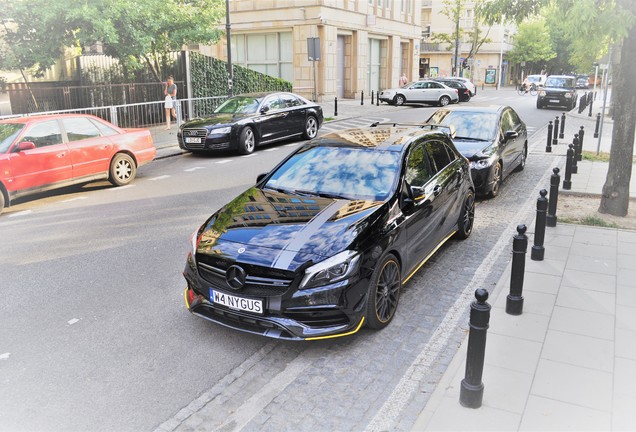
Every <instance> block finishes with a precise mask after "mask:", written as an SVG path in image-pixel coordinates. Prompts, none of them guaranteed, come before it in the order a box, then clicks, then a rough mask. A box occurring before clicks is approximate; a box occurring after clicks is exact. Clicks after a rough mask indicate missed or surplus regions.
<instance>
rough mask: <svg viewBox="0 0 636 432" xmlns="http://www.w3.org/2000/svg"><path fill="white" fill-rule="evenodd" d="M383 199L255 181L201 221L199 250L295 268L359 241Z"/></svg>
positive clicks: (321, 259)
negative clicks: (295, 191)
mask: <svg viewBox="0 0 636 432" xmlns="http://www.w3.org/2000/svg"><path fill="white" fill-rule="evenodd" d="M382 204H383V203H382V202H379V201H359V200H357V201H351V200H346V199H332V198H322V197H313V196H311V197H310V196H299V195H292V194H286V193H281V192H274V191H270V190H262V189H259V188H256V187H254V188H251V189H248V190H247V191H245V192H244V193H243V194H241V195H239V196H238V197H237V198H236V199H234V200H233V201H231V202H230V203H229V204H227V205H226V206H225V207H223V208H222V209H221V210H219V211H218V212H217V213H215V214H214V215H213V216H212V217H211V218H210V219H209V220H208V221H207V222H206V223H205V224H204V225H203V226H202V227H201V229H200V231H199V233H198V236H199V243H198V247H197V254H207V255H211V256H215V257H217V258H224V259H228V260H236V261H239V262H243V263H248V264H254V265H260V266H266V267H271V268H277V269H283V270H291V271H295V270H296V269H298V268H299V267H300V266H302V265H303V264H305V263H307V262H308V261H313V262H319V261H323V260H324V259H326V258H328V257H330V256H333V255H335V254H337V253H339V252H341V251H343V250H346V249H349V248H352V247H355V246H356V243H357V241H358V240H359V237H360V235H361V233H362V232H363V231H365V230H366V229H367V228H369V227H370V225H371V220H372V219H373V217H372V215H374V214H376V212H377V210H378V209H379V208H380V207H381V206H382Z"/></svg>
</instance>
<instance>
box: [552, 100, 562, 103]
mask: <svg viewBox="0 0 636 432" xmlns="http://www.w3.org/2000/svg"><path fill="white" fill-rule="evenodd" d="M550 102H552V103H559V102H560V101H559V100H558V99H550Z"/></svg>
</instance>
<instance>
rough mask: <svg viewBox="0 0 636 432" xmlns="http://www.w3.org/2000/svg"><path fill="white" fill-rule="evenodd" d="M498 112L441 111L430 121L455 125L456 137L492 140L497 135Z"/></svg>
mask: <svg viewBox="0 0 636 432" xmlns="http://www.w3.org/2000/svg"><path fill="white" fill-rule="evenodd" d="M497 118H498V116H497V113H484V112H471V111H450V110H448V111H446V110H445V111H440V112H437V113H435V114H434V115H433V116H432V117H431V118H430V119H429V121H428V123H435V124H441V125H445V126H451V125H452V126H454V127H455V137H456V138H457V139H461V138H472V139H478V140H485V141H491V140H494V139H495V136H496V135H497Z"/></svg>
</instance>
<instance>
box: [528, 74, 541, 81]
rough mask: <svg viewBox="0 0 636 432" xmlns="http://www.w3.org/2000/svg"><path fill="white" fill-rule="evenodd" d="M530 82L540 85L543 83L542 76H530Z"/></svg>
mask: <svg viewBox="0 0 636 432" xmlns="http://www.w3.org/2000/svg"><path fill="white" fill-rule="evenodd" d="M528 81H530V82H533V83H540V82H541V77H540V76H536V75H528Z"/></svg>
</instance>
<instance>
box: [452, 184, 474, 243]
mask: <svg viewBox="0 0 636 432" xmlns="http://www.w3.org/2000/svg"><path fill="white" fill-rule="evenodd" d="M474 222H475V194H474V193H473V191H468V193H467V194H466V198H464V203H463V204H462V209H461V211H460V212H459V218H458V219H457V233H456V234H455V236H456V237H457V238H458V239H460V240H466V239H467V238H468V237H470V234H471V233H472V232H473V224H474Z"/></svg>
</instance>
